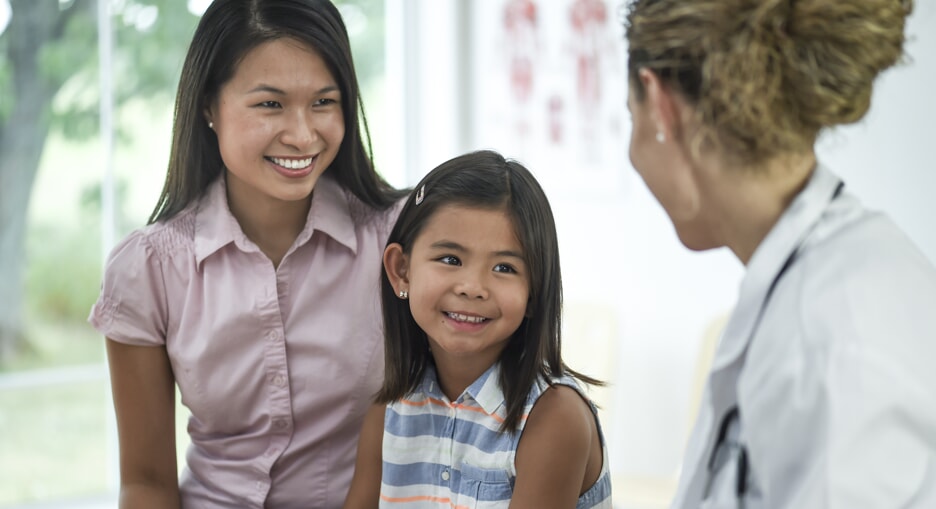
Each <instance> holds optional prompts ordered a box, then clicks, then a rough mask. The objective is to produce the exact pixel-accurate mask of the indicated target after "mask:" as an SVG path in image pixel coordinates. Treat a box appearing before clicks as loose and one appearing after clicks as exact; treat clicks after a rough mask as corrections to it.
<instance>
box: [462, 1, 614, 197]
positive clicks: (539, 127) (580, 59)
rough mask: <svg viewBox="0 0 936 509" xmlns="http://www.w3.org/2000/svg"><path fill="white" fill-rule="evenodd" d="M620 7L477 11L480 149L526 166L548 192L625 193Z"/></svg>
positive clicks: (496, 6)
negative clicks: (509, 157) (498, 151)
mask: <svg viewBox="0 0 936 509" xmlns="http://www.w3.org/2000/svg"><path fill="white" fill-rule="evenodd" d="M616 6H617V4H616V3H614V2H608V1H605V0H548V1H546V0H539V1H537V0H478V1H475V2H472V8H473V9H474V11H473V15H474V20H473V21H474V22H473V23H472V26H473V30H474V31H475V33H474V34H473V37H472V40H473V41H476V43H475V47H474V48H472V50H473V51H472V54H473V62H472V76H473V80H474V81H473V87H472V88H471V90H472V91H473V97H472V100H473V105H474V107H473V108H472V112H473V114H474V118H473V119H472V125H473V142H474V145H476V146H482V147H491V148H497V149H499V150H501V151H503V152H504V153H505V154H510V155H512V156H513V157H515V158H517V159H520V160H521V161H523V162H524V163H526V164H528V165H530V166H531V168H534V169H535V170H536V173H537V176H538V177H540V178H541V179H542V180H543V181H544V185H547V186H548V187H551V188H561V189H563V190H565V191H571V192H575V193H579V194H581V193H584V194H585V195H592V194H593V193H594V192H597V193H604V194H606V193H609V192H612V193H619V192H620V191H621V186H622V185H623V183H624V182H625V179H624V178H622V176H621V172H624V171H629V165H628V161H627V142H628V136H629V129H630V127H629V123H630V122H629V118H628V116H627V110H626V99H627V86H626V84H627V81H626V79H627V73H626V57H625V55H624V42H623V35H622V33H623V29H622V27H621V23H620V16H619V15H618V12H617V10H616V9H617V8H618V7H616Z"/></svg>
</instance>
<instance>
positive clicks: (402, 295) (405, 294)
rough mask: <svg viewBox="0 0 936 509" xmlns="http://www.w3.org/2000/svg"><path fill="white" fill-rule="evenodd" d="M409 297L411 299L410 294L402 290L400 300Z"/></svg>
mask: <svg viewBox="0 0 936 509" xmlns="http://www.w3.org/2000/svg"><path fill="white" fill-rule="evenodd" d="M407 297H409V293H408V292H407V291H406V290H400V298H401V299H406V298H407Z"/></svg>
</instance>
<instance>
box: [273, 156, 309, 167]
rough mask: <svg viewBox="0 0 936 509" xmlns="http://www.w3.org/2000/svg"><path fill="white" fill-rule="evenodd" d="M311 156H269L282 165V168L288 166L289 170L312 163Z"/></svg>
mask: <svg viewBox="0 0 936 509" xmlns="http://www.w3.org/2000/svg"><path fill="white" fill-rule="evenodd" d="M312 159H314V158H312V157H309V158H306V159H280V158H279V157H271V158H270V160H271V161H273V162H274V163H276V164H278V165H280V166H282V167H283V168H289V169H290V170H298V169H300V168H305V167H306V166H309V165H310V164H312Z"/></svg>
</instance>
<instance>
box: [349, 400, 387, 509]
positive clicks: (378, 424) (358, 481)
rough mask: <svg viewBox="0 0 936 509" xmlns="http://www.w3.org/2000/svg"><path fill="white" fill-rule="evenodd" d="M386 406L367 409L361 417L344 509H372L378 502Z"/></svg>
mask: <svg viewBox="0 0 936 509" xmlns="http://www.w3.org/2000/svg"><path fill="white" fill-rule="evenodd" d="M386 411H387V406H386V405H382V404H380V405H378V404H375V405H371V407H370V409H369V410H368V411H367V415H365V416H364V424H363V425H362V426H361V438H360V440H359V441H358V450H357V461H356V462H355V464H354V478H353V479H351V489H349V490H348V497H347V498H346V499H345V503H344V509H372V508H376V507H377V505H378V501H379V499H380V478H381V472H382V470H383V452H382V451H383V449H382V448H383V431H384V414H385V412H386Z"/></svg>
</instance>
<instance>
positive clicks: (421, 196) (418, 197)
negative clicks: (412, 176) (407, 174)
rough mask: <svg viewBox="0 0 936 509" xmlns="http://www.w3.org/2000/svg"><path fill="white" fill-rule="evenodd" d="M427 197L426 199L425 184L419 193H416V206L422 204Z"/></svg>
mask: <svg viewBox="0 0 936 509" xmlns="http://www.w3.org/2000/svg"><path fill="white" fill-rule="evenodd" d="M425 197H426V184H423V186H422V187H420V188H419V191H416V205H419V204H420V203H422V202H423V199H424V198H425Z"/></svg>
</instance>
